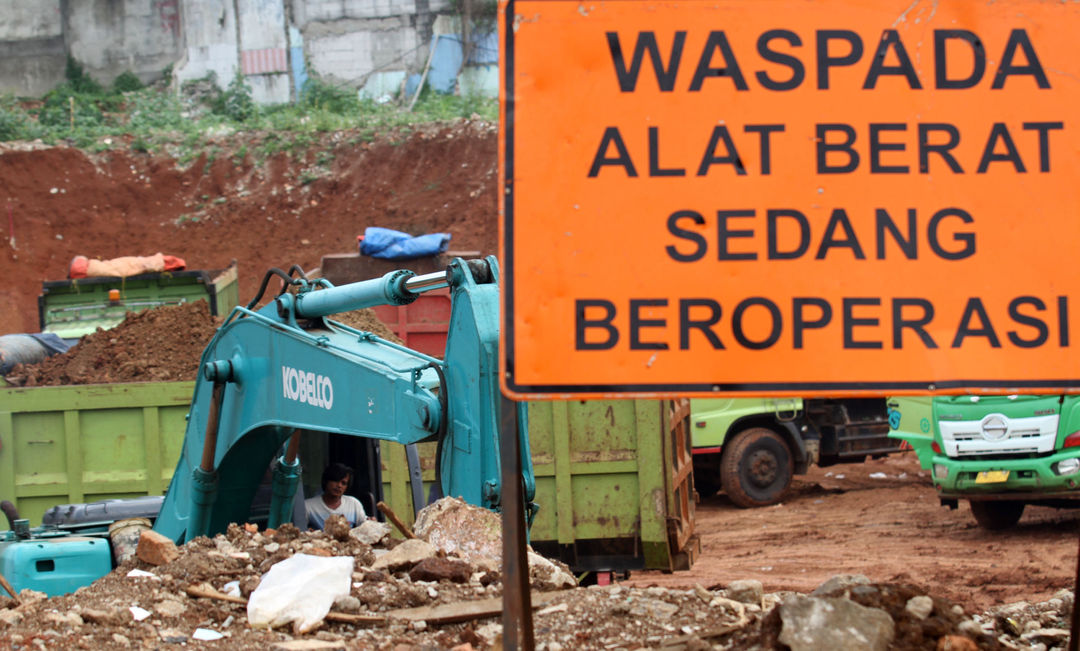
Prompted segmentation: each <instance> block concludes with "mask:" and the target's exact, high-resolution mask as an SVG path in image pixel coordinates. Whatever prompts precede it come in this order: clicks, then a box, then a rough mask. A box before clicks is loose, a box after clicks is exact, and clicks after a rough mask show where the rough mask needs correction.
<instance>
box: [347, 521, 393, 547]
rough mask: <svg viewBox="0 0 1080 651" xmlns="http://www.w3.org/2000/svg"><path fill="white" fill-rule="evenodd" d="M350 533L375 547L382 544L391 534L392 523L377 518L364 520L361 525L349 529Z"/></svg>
mask: <svg viewBox="0 0 1080 651" xmlns="http://www.w3.org/2000/svg"><path fill="white" fill-rule="evenodd" d="M349 535H350V536H352V537H353V538H355V539H356V540H359V541H360V542H362V543H366V544H368V545H371V546H372V547H374V546H375V545H379V544H381V543H382V541H384V540H386V537H387V536H389V535H390V525H388V524H387V523H385V522H377V521H375V520H364V521H363V522H361V523H360V526H358V527H353V529H352V530H351V531H349Z"/></svg>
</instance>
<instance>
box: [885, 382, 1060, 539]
mask: <svg viewBox="0 0 1080 651" xmlns="http://www.w3.org/2000/svg"><path fill="white" fill-rule="evenodd" d="M888 405H889V411H890V424H891V426H892V431H891V433H890V436H891V437H893V438H896V439H899V440H904V441H907V442H909V443H910V444H911V446H912V447H913V448H914V449H915V451H916V453H917V454H918V455H919V461H920V463H921V465H922V466H923V468H925V469H927V470H929V471H930V472H931V477H932V478H933V482H934V487H935V488H936V489H937V492H938V497H939V498H940V499H941V503H942V504H943V505H945V506H949V507H952V508H956V506H957V504H958V502H959V500H961V499H966V500H968V501H969V503H970V504H971V511H972V514H973V515H974V516H975V520H976V521H977V522H978V523H979V525H980V526H982V527H983V528H986V529H1007V528H1009V527H1012V526H1013V525H1015V524H1016V523H1017V522H1018V521H1019V520H1020V517H1021V515H1023V512H1024V507H1025V506H1026V505H1028V504H1038V505H1043V506H1052V507H1059V508H1062V507H1074V506H1080V396H1071V395H1009V396H972V395H968V396H938V397H934V398H933V399H929V398H890V399H889V402H888Z"/></svg>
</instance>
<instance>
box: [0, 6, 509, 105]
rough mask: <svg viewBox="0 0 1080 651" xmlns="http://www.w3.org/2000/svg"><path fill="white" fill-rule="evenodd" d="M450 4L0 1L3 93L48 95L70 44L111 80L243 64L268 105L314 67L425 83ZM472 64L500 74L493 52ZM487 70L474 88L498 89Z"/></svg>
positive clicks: (334, 73)
mask: <svg viewBox="0 0 1080 651" xmlns="http://www.w3.org/2000/svg"><path fill="white" fill-rule="evenodd" d="M452 13H453V4H452V0H40V1H38V0H35V1H33V2H31V1H28V0H0V16H3V17H4V19H3V20H2V21H0V93H14V94H18V95H24V96H36V95H41V94H42V93H44V92H46V91H47V90H49V89H51V88H53V87H54V86H56V85H57V84H58V83H60V82H62V81H63V80H64V67H65V64H66V57H67V55H68V54H70V55H71V56H73V57H74V58H75V59H76V60H78V61H79V62H80V63H81V64H82V65H83V68H84V70H86V72H87V73H89V74H90V75H92V76H93V77H94V78H95V79H97V80H98V81H100V82H102V83H103V84H110V83H112V81H113V80H114V79H115V78H116V76H117V75H119V74H120V73H122V72H124V71H126V70H130V71H132V72H134V73H135V74H137V75H138V76H139V78H140V79H142V80H143V81H144V82H150V81H154V80H156V79H159V78H160V77H161V74H162V71H163V70H164V69H165V68H166V67H167V66H170V65H171V66H173V75H174V78H175V79H176V80H177V81H179V82H183V81H186V80H191V79H201V78H203V77H206V76H207V75H209V74H211V73H213V74H214V75H215V76H216V77H217V83H218V85H220V86H221V87H222V88H225V87H227V86H228V84H229V82H230V81H232V79H233V78H234V76H235V75H236V74H237V73H242V74H244V76H245V81H246V82H247V83H248V85H249V86H251V88H252V93H253V95H254V98H255V100H256V101H257V102H259V103H262V104H269V103H281V102H288V101H290V99H295V97H296V94H297V89H298V88H299V87H300V84H301V83H302V82H303V79H304V78H305V77H307V76H318V77H320V78H322V79H324V80H326V81H328V82H331V83H335V84H339V85H345V86H349V87H352V88H356V89H358V90H360V92H361V94H364V95H368V96H377V97H383V96H386V95H392V94H394V93H395V92H400V91H402V90H405V89H406V88H407V87H408V86H409V85H410V84H411V85H412V86H413V87H415V85H416V83H417V82H418V80H419V76H420V73H421V71H422V70H423V69H424V66H425V64H426V63H427V61H428V56H429V51H430V49H431V48H432V46H433V45H434V44H439V43H440V41H438V40H437V39H436V38H433V36H434V35H435V33H436V31H442V32H443V33H445V28H444V27H443V28H436V27H435V25H436V19H438V18H439V17H440V16H443V18H442V19H441V20H440V24H446V18H445V17H446V16H447V15H449V14H452ZM446 44H447V43H446V42H442V43H441V45H439V48H437V49H440V48H441V49H442V50H445V48H446ZM456 47H458V48H460V39H459V40H458V45H457V46H456ZM440 57H443V58H445V57H449V58H451V59H452V58H453V55H452V53H449V52H448V51H447V53H446V54H445V55H439V54H437V57H436V58H440ZM457 57H458V60H459V61H460V51H459V52H458V54H457ZM438 63H439V62H438V61H436V62H435V65H436V67H438ZM471 63H474V64H481V66H482V67H483V68H484V70H487V72H485V71H484V70H480V71H479V74H481V75H482V76H483V75H487V76H488V77H490V69H491V68H492V62H491V61H490V60H485V61H475V60H474V61H471ZM446 65H447V66H448V69H449V70H450V72H449V73H448V74H450V75H451V78H450V79H449V81H448V82H447V81H444V82H442V83H443V85H444V86H446V85H448V86H450V87H453V86H454V80H453V74H454V69H456V64H454V63H452V62H451V63H447V64H446ZM477 74H478V71H476V70H472V71H470V73H469V74H468V75H467V76H468V77H469V79H470V80H473V81H472V82H471V83H470V84H469V87H470V88H473V87H482V88H484V89H485V92H489V87H490V83H486V84H485V83H481V84H479V85H477V83H476V82H475V81H474V79H475V78H476V76H477ZM407 82H408V83H407ZM462 86H464V84H462ZM410 92H411V91H410Z"/></svg>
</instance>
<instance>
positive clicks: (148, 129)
mask: <svg viewBox="0 0 1080 651" xmlns="http://www.w3.org/2000/svg"><path fill="white" fill-rule="evenodd" d="M162 75H163V77H164V81H163V82H160V83H156V84H153V85H150V86H145V85H143V83H142V82H141V81H140V80H139V78H138V77H136V76H135V74H133V73H131V72H125V73H123V74H121V75H119V76H118V77H117V78H116V79H115V80H114V81H113V83H112V84H110V85H108V86H106V85H103V84H101V83H99V82H97V81H95V80H94V79H93V78H92V77H90V76H89V75H88V74H87V73H86V71H85V70H83V67H82V66H81V65H80V64H79V62H78V61H76V60H74V59H71V58H69V59H68V65H67V69H66V79H65V81H64V82H63V83H61V84H59V85H58V86H57V87H56V88H54V89H53V90H51V91H49V92H48V93H46V94H45V95H44V96H43V97H41V98H38V99H28V98H15V97H11V96H3V95H0V141H11V140H34V139H37V138H40V139H41V140H43V141H44V142H46V143H49V144H56V143H59V142H65V143H68V144H72V145H75V146H78V147H83V148H86V149H90V150H101V149H108V148H109V147H110V146H120V144H119V143H122V142H127V143H128V145H127V146H128V147H129V148H130V149H131V150H132V151H136V152H162V151H164V152H168V153H170V154H171V155H173V156H174V157H175V158H176V159H177V160H178V161H180V162H181V163H182V164H188V163H191V162H193V161H194V160H195V159H196V158H198V157H199V156H200V155H202V154H205V153H208V150H210V154H209V156H208V160H213V157H214V155H215V154H216V152H213V150H212V149H211V146H212V141H213V140H214V139H216V138H220V137H222V136H228V135H231V134H234V133H237V132H251V133H255V134H258V135H259V136H260V137H259V139H258V141H257V142H253V143H252V146H251V149H250V151H249V150H248V149H247V148H246V146H245V148H244V150H243V152H237V153H236V154H234V155H233V162H234V164H237V165H239V164H242V162H243V161H244V159H245V158H246V157H248V156H250V157H251V158H252V159H254V160H262V159H265V158H266V157H268V156H271V155H273V154H275V153H278V152H288V153H290V154H292V155H294V156H299V155H301V154H302V153H304V152H305V151H306V150H307V149H308V148H309V147H310V146H311V145H312V144H313V143H315V142H317V141H318V140H319V134H321V133H329V132H338V131H349V132H352V133H353V135H352V136H350V137H349V138H348V140H347V141H348V142H351V143H353V144H356V143H361V142H371V141H372V140H373V139H374V137H375V134H376V133H378V132H384V131H395V132H397V133H398V134H399V137H400V135H401V134H404V133H407V132H408V131H409V125H413V124H420V123H428V122H438V121H446V120H453V119H457V118H470V117H474V116H477V117H479V118H481V119H485V120H492V121H494V120H496V119H497V114H498V105H497V101H496V100H494V99H491V98H486V97H481V96H466V97H458V96H451V95H441V94H438V93H434V92H431V91H430V90H429V89H424V92H422V93H421V95H420V98H419V100H418V101H417V102H416V103H415V105H414V106H413V108H412V110H411V111H410V110H409V109H408V106H409V103H410V101H411V100H412V97H399V98H397V99H396V100H391V101H389V102H385V103H378V102H375V101H373V100H370V99H361V98H360V97H359V96H358V94H357V93H356V91H355V90H353V89H350V88H342V87H339V86H335V85H333V84H330V83H327V82H326V81H323V80H321V79H317V78H312V79H310V80H309V81H308V83H307V84H306V86H305V88H304V91H303V92H302V93H301V95H300V97H299V99H298V101H297V103H295V104H286V105H277V106H260V105H258V104H256V103H255V101H254V98H253V95H252V88H251V85H250V84H249V83H248V80H246V79H245V78H244V77H243V76H242V75H237V76H235V77H234V79H233V81H232V82H230V83H229V84H228V85H227V86H226V87H225V88H224V89H222V88H221V86H220V85H219V83H218V80H217V79H216V77H215V76H213V75H210V76H208V77H206V78H203V79H199V80H192V81H187V82H184V83H183V84H182V87H181V88H180V92H179V93H176V92H175V91H174V90H170V88H169V84H168V82H169V81H170V80H171V78H172V70H171V69H166V70H165V71H163V72H162ZM118 136H129V137H128V138H126V139H121V138H119V137H118ZM332 157H333V154H332V153H330V152H325V153H323V154H321V155H319V158H318V160H317V162H316V165H317V166H318V167H324V166H326V165H327V164H329V162H330V161H331V160H332Z"/></svg>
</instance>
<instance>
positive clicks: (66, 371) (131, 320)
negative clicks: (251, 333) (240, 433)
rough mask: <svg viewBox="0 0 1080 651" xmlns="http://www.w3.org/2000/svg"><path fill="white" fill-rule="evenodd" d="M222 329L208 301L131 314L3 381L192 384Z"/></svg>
mask: <svg viewBox="0 0 1080 651" xmlns="http://www.w3.org/2000/svg"><path fill="white" fill-rule="evenodd" d="M218 325H220V319H219V318H215V317H214V316H212V315H211V314H210V306H209V304H208V303H207V302H206V301H194V302H192V303H181V304H180V305H163V306H161V307H156V308H153V309H149V310H143V311H141V312H128V314H127V316H126V317H125V318H124V320H123V321H122V322H121V323H120V324H119V325H117V326H116V327H114V328H110V329H109V330H100V329H99V330H98V331H97V332H93V333H91V334H89V335H86V336H84V337H83V338H82V339H81V340H80V341H79V343H77V344H75V345H74V346H73V347H72V348H71V349H70V350H68V351H67V352H66V353H63V354H61V355H55V356H53V357H49V358H47V359H45V360H44V361H42V362H40V363H38V364H33V365H26V364H19V365H18V366H16V367H15V368H14V369H12V371H11V373H9V374H8V376H7V377H6V378H5V379H7V381H8V382H10V383H11V384H14V385H16V386H30V387H32V386H56V385H67V384H108V383H113V382H175V381H184V380H188V381H190V380H194V379H195V378H196V377H197V375H198V370H199V357H200V356H201V355H202V351H203V349H204V348H206V344H208V343H209V342H210V340H211V339H212V338H213V337H214V333H215V332H217V328H218Z"/></svg>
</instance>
